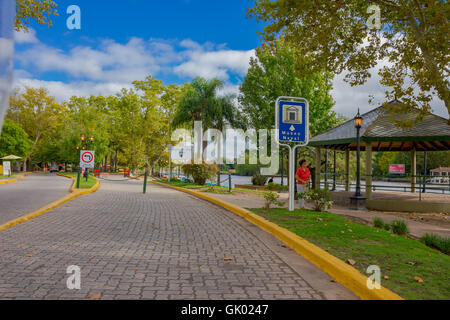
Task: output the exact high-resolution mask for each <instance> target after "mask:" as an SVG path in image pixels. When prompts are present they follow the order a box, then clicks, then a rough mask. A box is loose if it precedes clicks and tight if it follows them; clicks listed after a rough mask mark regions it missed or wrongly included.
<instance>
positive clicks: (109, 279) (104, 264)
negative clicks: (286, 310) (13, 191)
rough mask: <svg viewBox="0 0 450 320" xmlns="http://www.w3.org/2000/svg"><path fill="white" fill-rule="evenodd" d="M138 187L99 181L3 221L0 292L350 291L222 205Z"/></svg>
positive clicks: (306, 294) (242, 294) (225, 294)
mask: <svg viewBox="0 0 450 320" xmlns="http://www.w3.org/2000/svg"><path fill="white" fill-rule="evenodd" d="M141 190H142V185H141V184H140V183H136V182H128V181H127V182H111V181H102V187H101V188H100V189H99V190H98V191H97V192H96V193H93V194H89V195H85V196H82V197H79V198H76V199H74V200H72V201H70V202H68V203H66V204H64V205H62V206H61V207H58V208H56V209H54V210H52V211H50V212H48V213H46V214H44V215H42V216H40V217H38V218H35V219H33V220H30V221H27V222H25V223H22V224H19V225H17V226H15V227H12V228H9V229H6V230H3V231H0V299H13V298H18V299H74V298H88V297H92V296H95V295H98V294H101V298H102V299H323V298H325V297H326V296H325V295H324V294H323V292H324V291H326V290H328V289H329V290H331V291H334V292H336V295H337V296H338V297H341V298H348V299H351V298H354V296H353V295H352V294H351V293H349V292H348V291H347V290H346V289H344V288H342V287H341V286H340V285H338V284H336V283H333V282H331V281H330V280H329V279H328V278H327V277H328V276H326V275H325V274H323V273H321V271H319V270H318V269H317V268H313V267H311V266H309V265H308V263H306V262H305V261H304V260H303V259H302V258H301V257H294V259H301V261H300V263H299V264H297V265H300V268H304V269H303V270H304V274H302V275H299V273H298V270H297V271H295V270H294V269H295V268H293V267H291V266H290V265H288V264H287V263H286V262H284V261H283V260H282V259H281V258H280V257H279V256H278V255H277V254H275V253H274V251H273V248H271V245H267V243H265V242H264V241H262V240H261V239H260V238H259V237H257V236H255V233H254V232H251V231H249V229H247V227H246V222H245V223H244V222H243V219H241V218H239V217H235V216H234V215H233V214H231V213H229V212H227V211H225V210H224V209H222V208H219V207H217V206H215V205H212V204H210V203H207V202H204V201H201V200H198V199H197V198H194V197H192V196H190V195H187V194H184V193H181V192H178V191H174V190H170V189H167V188H163V187H159V186H154V185H149V187H148V193H147V194H146V195H143V194H142V192H141ZM238 219H240V220H242V221H239V220H238ZM268 237H270V238H271V236H268ZM270 241H272V242H273V241H275V240H273V239H272V240H270ZM279 248H281V246H279ZM281 249H283V250H286V251H289V249H285V248H281ZM287 254H292V253H289V252H288V253H287ZM224 257H226V258H233V260H231V261H222V258H224ZM291 260H292V259H291ZM294 264H295V263H294ZM302 264H303V267H302ZM70 265H77V266H79V267H80V268H81V290H69V289H67V287H66V280H67V278H68V277H69V275H68V274H66V268H67V267H68V266H70ZM297 269H298V268H297ZM300 271H301V270H300ZM300 273H301V272H300ZM317 275H319V276H317ZM311 277H316V278H320V279H317V280H318V281H317V282H316V281H312V282H311V281H310V280H306V278H308V279H310V278H311ZM319 280H320V281H322V280H323V281H326V282H322V284H320V281H319ZM311 283H315V284H314V285H312V284H311ZM323 283H325V285H323Z"/></svg>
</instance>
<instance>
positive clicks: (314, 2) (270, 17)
mask: <svg viewBox="0 0 450 320" xmlns="http://www.w3.org/2000/svg"><path fill="white" fill-rule="evenodd" d="M371 4H375V5H376V6H377V8H379V9H380V18H381V22H382V23H383V25H382V26H383V27H382V29H380V30H377V29H376V28H374V27H372V26H373V25H372V24H368V23H366V21H368V19H370V18H371V14H370V13H367V12H368V11H367V10H368V6H369V5H371ZM369 12H370V11H369ZM247 14H248V15H249V16H252V17H256V19H257V20H258V21H262V22H264V23H266V26H265V27H264V33H263V34H262V36H263V39H264V40H265V41H266V42H268V43H271V44H274V40H275V39H276V38H277V37H278V36H279V35H281V37H283V39H284V40H285V41H286V42H287V43H290V44H291V45H292V46H294V47H295V48H296V49H297V51H296V54H297V55H298V56H300V57H302V56H307V57H309V58H310V59H306V60H304V59H299V60H298V61H297V63H296V69H297V71H298V72H299V73H301V74H312V73H314V72H317V71H321V70H328V71H330V72H333V73H341V72H342V71H344V70H347V71H349V73H348V74H347V76H346V81H348V82H350V84H351V85H361V84H363V83H365V82H366V81H367V79H368V78H369V77H370V76H371V74H370V72H369V70H370V69H371V68H373V67H374V66H376V65H377V63H378V62H379V61H382V60H386V61H388V62H389V63H388V64H387V65H385V66H384V67H383V68H382V69H381V70H380V72H379V74H380V76H381V80H380V82H381V84H383V85H385V86H388V87H392V90H391V91H390V92H386V96H387V97H388V98H389V100H391V99H392V98H393V97H394V96H396V97H397V98H398V99H399V100H401V101H402V102H403V104H402V105H397V106H396V107H397V108H398V107H399V106H400V109H401V110H400V111H403V112H415V113H417V117H416V119H415V121H416V122H417V121H420V120H421V119H422V118H423V116H424V115H425V114H426V113H427V112H428V111H429V110H430V100H431V98H432V94H437V96H438V97H439V98H440V99H441V100H442V101H443V102H444V103H445V106H446V108H447V110H448V113H449V115H450V90H449V80H448V79H449V67H448V66H449V59H450V55H449V54H448V43H449V33H448V30H449V24H448V17H449V16H450V6H449V4H448V2H447V1H439V0H438V1H417V0H404V1H393V0H373V1H369V2H368V1H366V0H340V1H329V0H299V1H291V0H277V1H272V0H256V3H255V6H254V7H252V8H250V9H249V10H248V12H247ZM375 14H376V13H375ZM408 81H411V84H410V83H408ZM414 86H417V88H418V90H416V91H415V90H414V89H413V87H414ZM396 111H399V110H398V109H397V110H396ZM399 124H400V125H401V123H399ZM449 124H450V119H449ZM404 125H405V126H411V125H412V123H404Z"/></svg>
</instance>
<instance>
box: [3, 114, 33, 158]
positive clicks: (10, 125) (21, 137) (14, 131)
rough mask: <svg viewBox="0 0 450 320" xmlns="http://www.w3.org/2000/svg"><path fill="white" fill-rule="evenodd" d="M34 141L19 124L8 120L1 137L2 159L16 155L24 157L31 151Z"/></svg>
mask: <svg viewBox="0 0 450 320" xmlns="http://www.w3.org/2000/svg"><path fill="white" fill-rule="evenodd" d="M31 146H32V141H31V140H30V139H28V135H27V133H26V132H25V131H24V130H23V129H22V127H21V126H20V125H19V124H16V123H14V122H13V121H11V120H8V119H6V120H5V121H4V123H3V129H2V132H1V135H0V157H5V156H8V155H11V154H12V155H16V156H19V157H24V156H25V155H26V154H27V153H28V152H29V151H30V149H31Z"/></svg>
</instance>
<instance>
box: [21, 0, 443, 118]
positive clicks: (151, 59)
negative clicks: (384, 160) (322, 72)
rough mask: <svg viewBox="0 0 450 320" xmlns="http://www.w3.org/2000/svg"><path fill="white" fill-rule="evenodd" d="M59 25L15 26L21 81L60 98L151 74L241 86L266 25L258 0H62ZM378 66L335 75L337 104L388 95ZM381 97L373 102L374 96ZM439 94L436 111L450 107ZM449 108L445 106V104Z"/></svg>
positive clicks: (350, 106) (350, 110)
mask: <svg viewBox="0 0 450 320" xmlns="http://www.w3.org/2000/svg"><path fill="white" fill-rule="evenodd" d="M55 1H56V2H57V3H58V12H59V17H54V18H53V19H52V20H53V27H51V28H48V27H46V26H40V25H36V24H33V25H32V26H31V32H30V33H28V34H24V33H18V34H16V45H15V50H16V59H15V85H16V86H18V87H23V86H25V85H26V86H33V87H46V88H47V89H48V90H49V92H50V94H52V95H54V96H55V97H56V98H57V99H58V100H59V101H61V100H64V99H68V98H69V97H70V96H72V95H82V96H89V95H91V94H103V95H108V94H115V93H116V92H118V91H119V90H120V89H121V88H123V87H126V88H130V87H131V86H132V85H131V82H132V81H133V80H140V79H144V78H145V77H146V76H148V75H153V76H154V77H156V78H158V79H161V80H163V81H164V82H165V83H166V84H170V83H177V84H182V83H184V82H188V81H191V80H192V79H193V78H194V77H196V76H202V77H205V78H209V79H210V78H214V77H217V78H219V79H221V80H223V81H224V83H225V86H224V88H223V92H225V93H236V94H237V93H238V90H239V84H240V83H241V82H242V80H243V78H244V76H245V74H246V72H247V69H248V62H249V59H250V57H252V56H254V49H255V48H256V47H258V46H259V45H260V42H261V40H260V37H259V36H258V35H257V33H256V32H257V31H262V30H263V25H262V24H259V23H257V22H256V21H255V19H247V18H246V11H247V9H248V8H249V7H251V6H252V5H253V3H254V0H227V1H217V0H173V1H160V0H126V1H119V0H110V1H106V0H95V1H92V0H55ZM70 5H78V6H79V7H80V9H81V30H68V28H67V26H66V20H67V18H68V17H69V16H70V15H69V14H67V13H66V10H67V8H68V6H70ZM376 69H377V68H374V70H373V75H374V76H373V77H372V79H370V80H369V81H368V83H367V84H366V85H364V86H361V87H356V88H351V87H350V86H348V85H347V84H346V83H344V82H343V75H339V76H337V77H336V79H335V80H334V90H333V92H332V95H333V97H334V99H335V101H336V105H335V110H336V111H337V112H339V113H342V114H345V115H347V116H353V114H354V113H356V109H357V108H358V107H360V108H361V110H362V111H363V112H364V111H368V110H370V109H371V108H373V107H375V106H376V105H377V104H378V103H381V102H383V101H384V91H385V88H382V87H381V86H380V85H379V83H378V77H377V76H376ZM370 94H372V95H374V97H375V105H369V104H368V96H369V95H370ZM441 105H442V103H440V102H439V101H435V102H434V103H433V106H434V107H435V109H436V111H438V112H437V113H439V114H442V115H444V116H445V115H446V112H445V111H444V109H443V108H442V106H441ZM440 110H443V112H439V111H440Z"/></svg>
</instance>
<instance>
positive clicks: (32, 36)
mask: <svg viewBox="0 0 450 320" xmlns="http://www.w3.org/2000/svg"><path fill="white" fill-rule="evenodd" d="M28 29H29V31H28V32H25V31H24V30H21V31H19V32H18V31H15V32H14V41H15V42H16V43H19V44H23V43H38V42H39V40H38V38H36V30H34V29H33V28H28Z"/></svg>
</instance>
